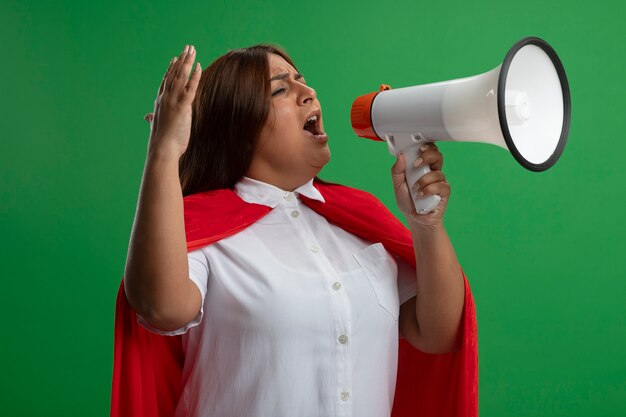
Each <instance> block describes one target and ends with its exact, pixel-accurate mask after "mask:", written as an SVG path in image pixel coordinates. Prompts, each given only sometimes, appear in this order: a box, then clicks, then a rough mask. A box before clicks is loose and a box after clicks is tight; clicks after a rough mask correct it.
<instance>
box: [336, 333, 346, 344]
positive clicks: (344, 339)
mask: <svg viewBox="0 0 626 417" xmlns="http://www.w3.org/2000/svg"><path fill="white" fill-rule="evenodd" d="M338 340H339V343H341V344H342V345H345V344H346V343H348V336H346V335H345V334H342V335H341V336H339V338H338Z"/></svg>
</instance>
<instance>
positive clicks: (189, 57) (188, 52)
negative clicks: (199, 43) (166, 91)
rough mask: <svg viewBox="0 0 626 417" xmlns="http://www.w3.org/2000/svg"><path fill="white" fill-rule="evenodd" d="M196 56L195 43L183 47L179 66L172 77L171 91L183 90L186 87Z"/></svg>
mask: <svg viewBox="0 0 626 417" xmlns="http://www.w3.org/2000/svg"><path fill="white" fill-rule="evenodd" d="M195 56H196V48H194V46H193V45H187V46H186V47H185V49H183V53H182V54H181V57H180V59H179V60H178V66H177V68H176V72H175V74H174V77H173V79H172V90H171V91H181V90H182V89H183V88H184V87H185V84H187V78H188V76H189V70H190V69H191V65H192V64H193V60H194V58H195Z"/></svg>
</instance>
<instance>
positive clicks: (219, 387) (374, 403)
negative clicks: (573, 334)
mask: <svg viewBox="0 0 626 417" xmlns="http://www.w3.org/2000/svg"><path fill="white" fill-rule="evenodd" d="M235 191H236V192H237V194H238V195H239V196H240V197H241V198H242V199H243V200H245V201H247V202H250V203H257V204H264V205H267V206H269V207H272V208H273V210H272V211H270V212H269V214H267V215H266V216H265V217H263V218H262V219H260V220H259V221H257V222H256V223H254V224H253V225H251V226H249V227H248V228H246V229H244V230H243V231H241V232H239V233H237V234H235V235H233V236H230V237H228V238H225V239H223V240H221V241H219V242H216V243H214V244H212V245H209V246H206V247H204V248H201V249H198V250H195V251H192V252H190V253H189V270H190V278H191V280H192V281H193V282H194V283H196V285H197V286H198V288H199V289H200V292H201V294H202V299H203V303H202V309H201V311H200V313H199V314H198V317H196V319H195V320H194V321H193V322H192V323H189V324H188V325H187V326H185V327H184V328H182V329H179V330H176V331H173V332H167V333H164V334H171V335H173V334H184V335H183V347H184V349H185V364H184V369H183V387H184V388H183V393H182V396H181V399H180V401H179V404H178V406H177V409H176V416H177V417H182V416H194V417H201V416H202V417H294V416H298V417H309V416H310V417H322V416H324V417H325V416H333V417H340V416H355V417H384V416H390V415H391V407H392V405H393V398H394V392H395V384H396V371H397V361H398V337H399V335H398V315H399V307H400V305H401V304H402V303H403V302H405V301H406V300H408V299H409V298H411V297H413V296H415V293H416V275H415V269H413V268H412V267H411V266H409V265H408V264H406V263H405V262H404V261H401V260H400V259H396V258H394V257H393V256H391V255H390V254H389V253H388V252H387V251H386V250H385V248H384V247H383V246H382V244H381V243H375V242H368V241H365V240H363V239H360V238H359V237H356V236H355V235H353V234H351V233H349V232H346V231H345V230H343V229H341V228H339V227H337V226H334V225H332V224H330V223H328V221H327V220H326V219H325V218H324V217H323V216H321V215H319V214H317V213H316V212H315V211H313V210H311V209H310V208H308V207H307V206H306V205H304V203H302V202H301V201H300V199H299V195H300V194H303V195H305V196H307V197H309V198H312V199H316V200H319V201H322V202H323V201H324V199H323V197H322V195H321V194H320V193H319V191H317V189H316V188H315V187H314V186H313V184H312V180H311V181H310V182H308V183H307V184H305V185H303V186H301V187H299V188H297V189H296V190H294V192H286V191H283V190H281V189H279V188H277V187H274V186H273V185H270V184H267V183H263V182H260V181H256V180H253V179H250V178H247V177H244V178H243V179H242V180H241V181H240V182H239V183H237V185H236V186H235ZM210 215H211V214H210V213H207V216H210ZM139 320H140V322H141V323H142V324H143V325H144V326H146V327H148V328H150V326H149V325H148V324H147V323H145V322H144V321H143V320H142V319H141V318H139ZM151 330H153V331H156V330H155V329H151ZM160 333H163V332H160Z"/></svg>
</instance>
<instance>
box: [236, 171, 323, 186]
mask: <svg viewBox="0 0 626 417" xmlns="http://www.w3.org/2000/svg"><path fill="white" fill-rule="evenodd" d="M316 174H317V173H312V174H311V173H309V174H308V175H303V174H302V173H300V174H299V175H294V174H287V175H285V174H282V175H281V174H280V173H276V172H273V171H265V172H259V171H257V170H254V169H250V170H248V172H246V177H248V178H252V179H253V180H257V181H262V182H265V183H267V184H271V185H273V186H274V187H278V188H280V189H281V190H285V191H293V190H295V189H296V188H298V187H300V186H301V185H304V184H306V183H307V182H309V181H311V178H314V177H315V175H316Z"/></svg>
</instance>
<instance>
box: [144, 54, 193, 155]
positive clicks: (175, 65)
mask: <svg viewBox="0 0 626 417" xmlns="http://www.w3.org/2000/svg"><path fill="white" fill-rule="evenodd" d="M195 56H196V50H195V48H194V47H193V45H185V48H184V49H183V52H182V53H181V54H180V56H179V57H174V58H172V60H171V61H170V65H169V67H168V69H167V71H166V72H165V75H164V76H163V80H162V81H161V85H160V86H159V91H158V93H157V97H156V99H155V100H154V113H149V114H147V115H146V116H145V117H144V118H145V119H146V120H147V121H148V122H150V140H149V142H148V153H149V154H150V153H152V152H155V151H165V152H174V153H175V154H176V155H177V156H178V157H180V156H181V155H182V154H183V153H184V152H185V150H186V149H187V145H188V144H189V136H190V135H191V114H192V111H191V103H192V102H193V99H194V97H195V95H196V89H197V87H198V82H199V81H200V75H201V73H202V70H201V67H200V63H199V62H198V63H196V65H195V67H194V68H193V71H192V73H191V77H189V71H190V70H191V67H192V65H193V61H194V58H195Z"/></svg>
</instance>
